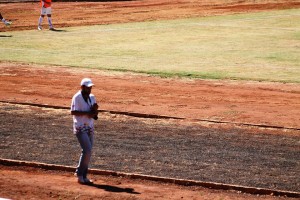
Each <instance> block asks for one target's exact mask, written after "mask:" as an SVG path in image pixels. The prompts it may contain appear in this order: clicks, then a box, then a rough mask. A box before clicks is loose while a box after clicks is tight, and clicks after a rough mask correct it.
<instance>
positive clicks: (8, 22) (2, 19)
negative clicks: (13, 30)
mask: <svg viewBox="0 0 300 200" xmlns="http://www.w3.org/2000/svg"><path fill="white" fill-rule="evenodd" d="M0 20H1V21H2V22H3V23H4V24H5V25H6V26H9V25H11V22H10V21H7V20H6V19H4V17H3V16H2V15H1V13H0Z"/></svg>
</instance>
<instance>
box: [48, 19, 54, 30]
mask: <svg viewBox="0 0 300 200" xmlns="http://www.w3.org/2000/svg"><path fill="white" fill-rule="evenodd" d="M48 24H49V27H50V28H53V25H52V19H51V17H48Z"/></svg>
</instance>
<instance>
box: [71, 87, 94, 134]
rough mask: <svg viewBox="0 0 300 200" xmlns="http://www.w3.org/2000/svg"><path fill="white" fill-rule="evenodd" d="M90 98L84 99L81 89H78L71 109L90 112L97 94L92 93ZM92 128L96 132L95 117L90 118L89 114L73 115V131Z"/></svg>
mask: <svg viewBox="0 0 300 200" xmlns="http://www.w3.org/2000/svg"><path fill="white" fill-rule="evenodd" d="M89 97H90V98H89V99H88V101H87V102H86V101H85V100H84V99H83V96H82V94H81V91H78V92H77V93H76V94H75V95H74V96H73V98H72V104H71V111H81V112H89V111H91V106H92V105H93V104H94V103H96V99H95V96H94V95H93V94H90V96H89ZM86 129H88V130H90V131H92V132H94V119H93V118H89V117H88V116H87V115H80V116H78V115H73V131H74V133H75V134H76V133H77V132H78V131H81V130H86Z"/></svg>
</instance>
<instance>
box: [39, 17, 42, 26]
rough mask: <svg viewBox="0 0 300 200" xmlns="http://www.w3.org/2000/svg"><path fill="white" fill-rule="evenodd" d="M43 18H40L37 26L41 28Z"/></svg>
mask: <svg viewBox="0 0 300 200" xmlns="http://www.w3.org/2000/svg"><path fill="white" fill-rule="evenodd" d="M42 22H43V18H42V17H41V16H40V18H39V26H42Z"/></svg>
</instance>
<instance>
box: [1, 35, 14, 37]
mask: <svg viewBox="0 0 300 200" xmlns="http://www.w3.org/2000/svg"><path fill="white" fill-rule="evenodd" d="M0 37H12V36H11V35H0Z"/></svg>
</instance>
